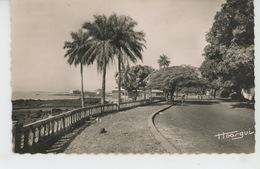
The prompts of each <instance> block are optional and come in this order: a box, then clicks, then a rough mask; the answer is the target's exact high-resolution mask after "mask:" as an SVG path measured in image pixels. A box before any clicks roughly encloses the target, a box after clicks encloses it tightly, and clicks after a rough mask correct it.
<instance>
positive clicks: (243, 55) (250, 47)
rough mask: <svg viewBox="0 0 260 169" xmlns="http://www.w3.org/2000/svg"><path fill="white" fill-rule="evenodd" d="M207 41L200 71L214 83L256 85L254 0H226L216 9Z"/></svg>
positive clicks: (226, 85)
mask: <svg viewBox="0 0 260 169" xmlns="http://www.w3.org/2000/svg"><path fill="white" fill-rule="evenodd" d="M206 41H207V42H208V45H207V46H206V47H205V48H204V54H203V56H204V57H205V60H204V61H203V63H202V64H201V66H200V71H201V74H202V76H203V77H205V78H207V79H208V80H209V81H210V82H212V84H213V85H212V86H215V88H219V87H226V88H229V89H232V90H235V91H240V90H241V88H244V87H253V86H254V5H253V0H239V1H237V0H227V2H226V3H224V4H223V5H222V8H221V10H220V11H219V12H217V13H216V15H215V18H214V23H213V25H212V27H211V29H210V30H209V32H208V33H207V34H206Z"/></svg>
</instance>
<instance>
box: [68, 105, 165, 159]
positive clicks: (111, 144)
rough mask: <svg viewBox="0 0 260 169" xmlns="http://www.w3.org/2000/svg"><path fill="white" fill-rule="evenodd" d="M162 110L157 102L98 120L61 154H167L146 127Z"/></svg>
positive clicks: (161, 106)
mask: <svg viewBox="0 0 260 169" xmlns="http://www.w3.org/2000/svg"><path fill="white" fill-rule="evenodd" d="M164 107H167V105H166V104H163V103H157V104H154V105H149V106H144V107H137V108H134V109H130V110H127V111H122V112H118V113H115V114H109V115H107V116H104V117H101V118H99V119H97V120H96V122H95V123H94V124H91V125H90V126H88V127H86V128H85V129H84V130H83V131H82V132H81V133H80V134H79V135H78V136H77V137H76V138H75V139H74V140H73V141H72V142H71V144H70V145H69V146H68V147H67V149H66V150H65V151H64V153H67V154H70V153H77V154H78V153H95V154H96V153H134V154H135V153H140V154H143V153H149V154H151V153H167V152H166V150H165V149H164V148H163V147H162V146H161V145H160V143H159V142H158V141H157V140H156V139H155V138H154V136H153V134H152V133H151V131H150V129H149V128H148V118H149V116H150V115H151V114H153V113H154V112H155V111H157V110H159V109H162V108H164ZM102 128H104V129H105V132H103V133H102V132H101V130H102Z"/></svg>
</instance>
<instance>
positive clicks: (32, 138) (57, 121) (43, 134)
mask: <svg viewBox="0 0 260 169" xmlns="http://www.w3.org/2000/svg"><path fill="white" fill-rule="evenodd" d="M159 101H161V100H153V101H152V100H141V101H133V102H124V103H121V105H120V110H126V109H130V108H133V107H136V106H140V105H145V104H149V103H155V102H159ZM118 110H119V109H118V105H117V104H107V105H98V106H90V107H86V108H80V109H76V110H72V111H68V112H64V113H61V114H59V115H56V116H52V117H48V118H46V119H42V120H39V121H36V122H33V123H30V124H26V125H23V124H20V123H19V122H13V145H14V152H16V153H32V152H39V151H41V149H44V146H46V145H47V144H48V143H49V142H50V141H52V140H53V139H54V138H57V137H59V136H61V135H63V134H65V133H66V132H68V131H69V130H71V129H72V128H76V127H77V125H79V124H82V123H84V121H86V120H88V119H89V117H92V116H93V117H97V116H101V115H102V114H107V113H111V112H115V111H118Z"/></svg>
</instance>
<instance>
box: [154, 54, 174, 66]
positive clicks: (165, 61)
mask: <svg viewBox="0 0 260 169" xmlns="http://www.w3.org/2000/svg"><path fill="white" fill-rule="evenodd" d="M157 63H158V64H159V67H160V69H161V68H163V69H164V70H165V68H168V67H169V65H170V63H171V61H170V58H168V57H167V56H166V55H165V54H162V55H161V56H160V58H159V59H158V60H157Z"/></svg>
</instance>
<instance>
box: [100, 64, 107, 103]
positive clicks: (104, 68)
mask: <svg viewBox="0 0 260 169" xmlns="http://www.w3.org/2000/svg"><path fill="white" fill-rule="evenodd" d="M104 64H105V65H104V67H103V77H102V92H101V104H105V101H106V72H107V65H106V63H104Z"/></svg>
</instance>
